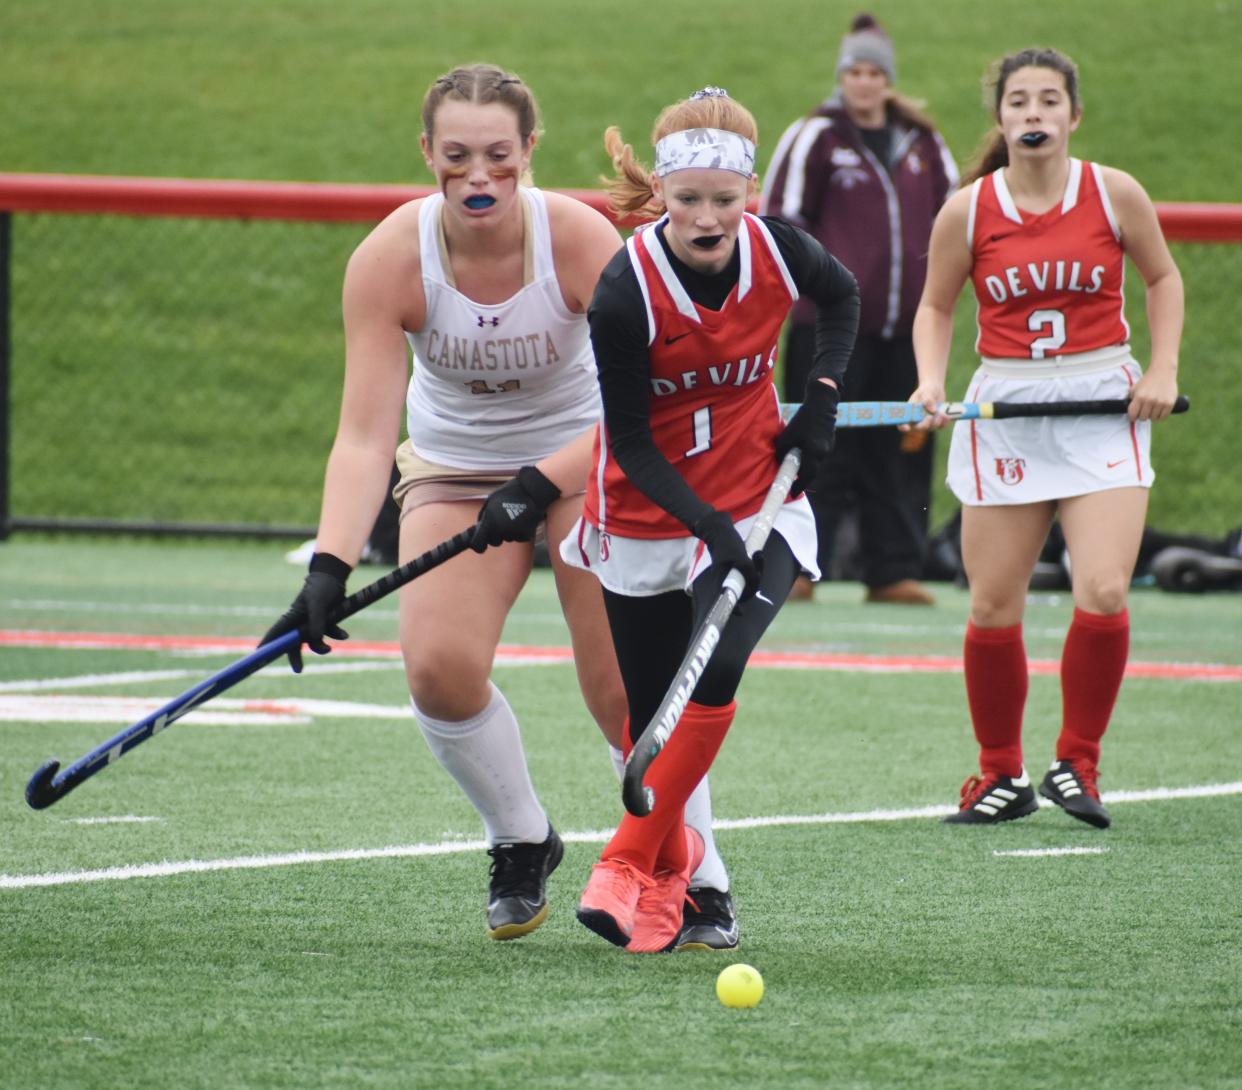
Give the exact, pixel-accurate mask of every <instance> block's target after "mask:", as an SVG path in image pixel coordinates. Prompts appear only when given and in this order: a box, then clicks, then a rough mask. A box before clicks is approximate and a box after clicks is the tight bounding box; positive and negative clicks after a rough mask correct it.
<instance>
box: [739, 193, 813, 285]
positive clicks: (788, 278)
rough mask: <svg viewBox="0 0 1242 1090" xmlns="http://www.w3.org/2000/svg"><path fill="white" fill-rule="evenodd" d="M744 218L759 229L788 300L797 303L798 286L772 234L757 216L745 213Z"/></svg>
mask: <svg viewBox="0 0 1242 1090" xmlns="http://www.w3.org/2000/svg"><path fill="white" fill-rule="evenodd" d="M746 218H747V219H748V220H750V221H751V222H752V223H754V225H755V226H756V227H758V228H759V234H760V235H761V236H762V237H763V241H764V243H765V244H766V245H767V247H768V252H769V253H770V254H771V255H772V259H773V260H774V261H775V262H776V267H777V268H778V269H780V271H781V278H782V279H783V280H784V281H785V288H786V289H787V290H788V292H789V298H790V299H792V300H793V301H794V302H797V300H798V299H799V297H800V295H799V292H798V285H797V284H795V283H794V278H793V274H792V273H790V271H789V266H788V265H786V264H785V258H784V256H783V255H782V254H781V248H780V247H779V246H778V245H777V244H776V239H774V238H773V237H772V232H771V231H769V230H768V225H767V224H766V223H764V222H763V220H761V219H760V218H759V217H758V216H752V215H750V214H749V213H747V215H746ZM739 298H740V296H739Z"/></svg>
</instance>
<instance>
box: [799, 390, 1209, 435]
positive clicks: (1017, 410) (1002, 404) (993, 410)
mask: <svg viewBox="0 0 1242 1090" xmlns="http://www.w3.org/2000/svg"><path fill="white" fill-rule="evenodd" d="M1129 407H1130V403H1129V402H1128V401H1126V400H1124V399H1122V398H1113V399H1101V400H1098V401H1042V402H1040V401H1030V402H1028V401H946V402H944V403H943V404H942V405H941V406H940V408H939V412H941V413H943V414H944V415H945V416H947V417H948V418H949V419H950V420H1009V419H1012V418H1014V417H1019V416H1107V415H1111V414H1115V413H1124V412H1125V411H1126V410H1127V409H1129ZM783 408H784V410H785V412H786V413H789V412H790V411H791V410H794V409H797V405H786V406H783ZM1189 408H1190V399H1189V398H1187V397H1179V398H1178V399H1177V400H1176V401H1175V402H1173V412H1175V413H1184V412H1186V410H1187V409H1189ZM928 415H930V414H929V413H928V412H927V410H926V409H924V408H923V406H922V405H913V404H911V403H910V402H908V401H843V402H841V404H840V405H838V406H837V427H838V428H879V427H886V426H889V425H894V424H917V423H918V422H919V421H920V420H923V419H925V418H926V417H927V416H928Z"/></svg>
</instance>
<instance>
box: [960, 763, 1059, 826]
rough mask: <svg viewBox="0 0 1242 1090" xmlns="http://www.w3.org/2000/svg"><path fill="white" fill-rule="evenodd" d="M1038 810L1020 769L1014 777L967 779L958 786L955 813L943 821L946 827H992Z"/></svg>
mask: <svg viewBox="0 0 1242 1090" xmlns="http://www.w3.org/2000/svg"><path fill="white" fill-rule="evenodd" d="M1038 809H1039V800H1038V799H1037V798H1036V797H1035V789H1034V788H1033V787H1032V786H1031V777H1030V776H1028V775H1027V772H1026V769H1025V768H1024V769H1023V770H1022V775H1021V776H1017V777H1013V776H997V775H995V774H989V775H987V776H984V777H982V778H980V777H979V776H968V777H967V779H966V782H965V783H964V784H962V801H961V802H960V803H959V804H958V811H957V813H956V814H950V815H949V816H948V817H947V818H945V819H944V820H945V822H946V823H947V824H949V825H995V824H996V823H997V822H998V821H1013V819H1014V818H1020V817H1026V815H1027V814H1033V813H1035V811H1036V810H1038Z"/></svg>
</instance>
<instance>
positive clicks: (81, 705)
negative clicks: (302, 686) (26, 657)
mask: <svg viewBox="0 0 1242 1090" xmlns="http://www.w3.org/2000/svg"><path fill="white" fill-rule="evenodd" d="M167 703H168V701H167V700H166V699H164V698H162V697H133V696H81V695H76V696H62V695H59V694H51V695H43V694H39V695H24V694H0V723H3V722H22V723H122V724H124V723H136V722H138V721H139V720H140V719H145V718H146V717H147V716H148V715H150V714H151V713H152V712H155V711H158V710H159V709H160V708H162V707H164V705H165V704H167ZM409 717H410V706H409V705H408V704H392V705H389V704H359V703H356V702H354V701H348V700H303V699H254V698H252V699H242V700H239V699H234V698H228V697H218V698H217V699H215V700H213V701H212V702H211V705H210V706H209V707H207V708H196V709H195V710H194V711H192V712H190V713H188V714H187V715H186V717H185V721H186V722H187V723H189V722H194V723H197V724H199V725H200V726H202V725H205V724H213V725H221V724H224V725H237V726H247V725H251V726H254V725H260V724H262V725H273V724H278V725H281V726H288V725H291V724H298V725H305V724H308V723H310V722H311V721H312V719H313V718H325V719H402V720H404V719H408V718H409Z"/></svg>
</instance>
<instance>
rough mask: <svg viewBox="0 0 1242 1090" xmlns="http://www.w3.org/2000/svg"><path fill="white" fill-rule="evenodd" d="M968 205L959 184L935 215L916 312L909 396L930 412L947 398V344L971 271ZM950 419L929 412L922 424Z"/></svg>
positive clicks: (967, 195)
mask: <svg viewBox="0 0 1242 1090" xmlns="http://www.w3.org/2000/svg"><path fill="white" fill-rule="evenodd" d="M969 211H970V191H969V190H959V191H958V192H957V193H955V194H953V196H952V197H950V198H949V199H948V201H946V202H945V205H944V207H943V208H942V209H941V210H940V213H939V214H938V215H937V216H936V222H935V223H934V224H933V225H932V233H931V242H930V251H929V257H928V261H927V280H926V282H925V283H924V285H923V295H922V298H920V300H919V306H918V310H917V311H915V314H914V331H913V335H914V355H915V359H916V361H917V364H918V373H919V385H918V388H917V389H916V390H915V391H914V393H912V394H911V395H910V398H909V400H910V401H912V402H914V403H915V404H918V405H922V406H923V407H924V408H925V409H927V410H928V411H929V412H931V411H932V410H933V409H934V408H935V406H936V405H937V404H939V403H940V402H942V401H944V382H945V374H946V373H947V371H948V368H949V347H950V345H951V344H952V342H953V311H954V308H955V307H956V305H957V298H958V296H959V295H960V294H961V292H962V287H963V286H964V285H965V283H966V279H967V277H969V276H970V265H971V253H970V247H969V246H968V245H967V237H966V231H967V222H968V218H969ZM946 422H947V420H946V418H945V417H943V416H929V417H927V418H925V420H924V421H923V422H922V423H921V424H919V425H918V427H920V428H924V427H930V428H934V427H942V426H943V425H944V424H945V423H946Z"/></svg>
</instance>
